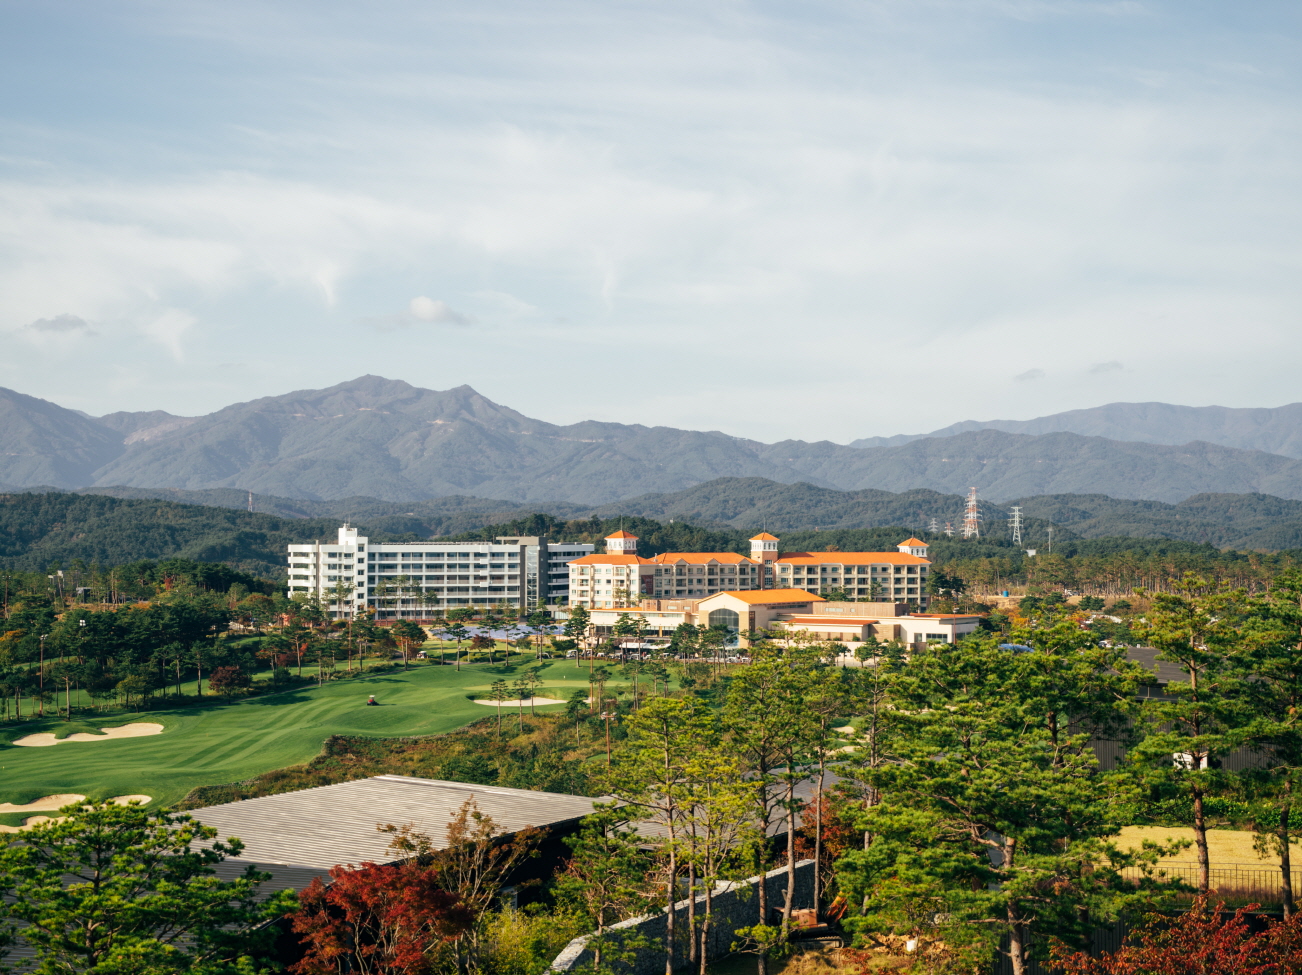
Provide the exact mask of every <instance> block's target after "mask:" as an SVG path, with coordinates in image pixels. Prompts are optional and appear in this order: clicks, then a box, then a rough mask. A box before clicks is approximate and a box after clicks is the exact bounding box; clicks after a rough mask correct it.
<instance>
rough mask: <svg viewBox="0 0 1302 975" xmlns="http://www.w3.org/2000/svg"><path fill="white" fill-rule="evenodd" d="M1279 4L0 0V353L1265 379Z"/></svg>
mask: <svg viewBox="0 0 1302 975" xmlns="http://www.w3.org/2000/svg"><path fill="white" fill-rule="evenodd" d="M1300 41H1302V7H1299V6H1298V5H1297V4H1295V3H1293V4H1288V3H1266V2H1263V3H1236V4H1231V3H1201V2H1196V0H1181V2H1162V3H1157V2H1109V0H1100V2H1089V0H968V2H963V0H898V2H896V0H880V2H874V0H857V2H845V3H841V2H821V3H820V2H802V3H747V2H720V3H709V2H707V3H700V2H695V3H677V2H673V0H664V2H657V3H637V2H617V0H602V2H591V3H589V2H549V3H538V2H536V0H535V2H520V3H511V2H494V0H477V2H473V3H406V2H384V0H380V2H371V3H367V4H357V3H334V2H330V0H314V2H311V3H307V2H304V3H293V2H279V3H277V2H261V3H243V2H239V0H222V2H214V3H192V2H186V0H168V2H152V3H147V2H139V3H137V2H129V0H117V2H109V3H105V2H102V0H100V2H57V0H53V2H52V0H44V2H12V0H0V385H4V386H8V387H11V388H14V389H18V390H20V391H22V392H26V393H30V394H33V395H37V396H42V397H45V398H48V399H52V400H54V401H56V402H59V403H61V404H63V405H66V406H70V407H74V408H78V409H82V410H85V411H87V412H90V413H93V414H100V413H105V412H110V411H114V410H120V409H166V410H169V411H171V412H173V413H181V414H194V413H201V412H208V411H210V410H213V409H216V408H219V407H221V406H223V405H226V404H228V403H230V402H234V401H237V400H244V399H250V398H253V397H256V396H262V395H269V394H276V393H281V392H287V391H289V390H291V389H302V388H315V387H322V386H327V385H331V384H333V383H336V382H339V381H342V380H345V379H350V378H353V377H355V376H358V375H361V374H363V373H376V374H380V375H385V376H389V377H392V378H398V379H405V380H407V381H408V382H411V383H413V384H416V385H420V386H428V387H432V388H439V389H442V388H448V387H451V386H456V385H460V384H462V383H468V384H470V385H472V386H474V387H475V388H476V389H478V390H480V391H481V392H482V393H484V394H486V395H488V396H490V397H491V398H493V399H495V400H497V401H499V402H502V403H505V404H507V405H509V406H512V407H514V408H516V409H519V410H521V411H522V412H525V413H527V414H529V415H532V416H537V417H539V418H542V419H547V420H552V421H555V422H573V421H575V420H579V419H585V418H595V419H602V420H615V421H620V422H640V423H648V424H651V423H658V424H667V425H672V426H680V427H690V428H697V429H720V430H724V431H727V432H729V433H734V434H737V435H741V436H750V437H755V438H759V439H763V440H777V439H782V438H787V437H791V438H800V439H806V440H819V439H830V440H836V441H841V442H844V441H848V440H852V439H854V438H856V437H861V436H869V435H876V434H892V433H913V432H921V431H925V430H929V429H933V428H935V427H938V426H941V425H944V424H948V423H951V422H954V421H957V420H961V419H990V418H996V417H999V418H1013V419H1016V418H1025V417H1031V416H1037V415H1042V414H1045V413H1050V412H1056V411H1059V410H1064V409H1073V408H1079V407H1088V406H1093V405H1098V404H1100V403H1105V402H1112V401H1116V400H1138V401H1144V400H1161V401H1166V402H1174V403H1186V404H1191V405H1203V404H1208V403H1219V404H1223V405H1228V406H1271V405H1278V404H1281V403H1285V402H1292V401H1295V400H1298V399H1302V393H1299V390H1298V388H1297V387H1298V381H1297V380H1296V379H1295V375H1296V373H1297V367H1296V364H1297V362H1298V361H1299V359H1300V358H1302V315H1300V314H1299V308H1300V307H1302V305H1300V299H1302V274H1299V270H1300V268H1299V264H1300V263H1302V239H1300V237H1302V219H1299V218H1302V167H1299V165H1298V159H1299V158H1300V152H1299V150H1300V149H1302V139H1300V136H1302V131H1300V119H1299V111H1298V109H1299V71H1300V70H1302V68H1299V66H1300V65H1302V51H1300V50H1299V47H1300V44H1299V42H1300Z"/></svg>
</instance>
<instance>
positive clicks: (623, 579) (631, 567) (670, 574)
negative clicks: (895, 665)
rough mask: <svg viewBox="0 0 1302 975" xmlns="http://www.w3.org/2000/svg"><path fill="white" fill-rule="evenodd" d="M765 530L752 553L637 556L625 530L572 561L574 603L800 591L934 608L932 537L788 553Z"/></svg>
mask: <svg viewBox="0 0 1302 975" xmlns="http://www.w3.org/2000/svg"><path fill="white" fill-rule="evenodd" d="M778 542H779V539H778V538H776V537H775V536H773V535H770V534H768V533H767V532H764V533H762V534H759V535H756V536H755V537H754V538H752V539H751V540H750V549H751V554H750V555H749V556H745V555H738V554H737V553H735V552H665V553H663V554H661V555H656V556H652V557H649V558H647V557H643V556H639V555H638V554H637V536H636V535H632V534H630V533H629V532H625V531H620V532H616V533H615V534H614V535H611V536H609V537H607V539H606V551H605V553H604V554H593V555H587V556H584V557H583V558H579V559H574V560H573V561H571V562H570V563H569V575H570V579H569V594H570V602H571V604H572V605H576V606H585V607H588V608H589V609H615V608H619V607H629V606H637V605H638V604H639V603H640V601H642V600H645V599H648V598H650V599H673V598H677V599H700V598H704V597H707V596H711V595H714V594H715V593H719V592H744V591H748V590H754V589H759V590H768V589H799V590H803V591H805V592H812V593H822V594H824V595H829V594H835V595H841V594H843V595H844V596H845V598H846V599H848V600H852V601H854V600H859V601H877V602H892V603H906V604H908V605H910V606H912V607H913V608H915V609H919V610H923V609H926V607H927V601H928V600H927V573H928V570H929V569H930V566H931V562H930V561H928V559H927V543H926V542H923V541H921V540H919V539H917V538H910V539H908V540H907V541H905V542H901V543H900V544H899V546H897V551H894V552H780V551H779V550H778Z"/></svg>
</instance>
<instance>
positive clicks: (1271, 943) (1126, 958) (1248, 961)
mask: <svg viewBox="0 0 1302 975" xmlns="http://www.w3.org/2000/svg"><path fill="white" fill-rule="evenodd" d="M1224 906H1225V905H1224V904H1218V905H1216V907H1215V908H1214V909H1212V908H1208V906H1207V901H1206V899H1205V898H1199V899H1198V900H1196V901H1194V904H1193V906H1192V907H1191V908H1190V909H1189V910H1188V911H1187V912H1186V913H1184V914H1180V915H1177V916H1175V917H1164V916H1162V915H1158V914H1153V915H1149V916H1148V917H1146V918H1145V919H1144V923H1143V924H1142V925H1141V926H1140V927H1139V928H1137V929H1136V930H1135V931H1134V932H1132V934H1131V935H1130V937H1128V938H1127V939H1126V944H1125V945H1123V946H1122V947H1121V948H1118V949H1117V950H1116V951H1113V952H1106V953H1104V954H1103V956H1102V957H1100V958H1091V957H1090V956H1088V955H1086V954H1085V953H1084V952H1075V953H1070V952H1068V951H1067V950H1066V949H1065V948H1064V947H1063V946H1057V947H1055V948H1054V949H1053V960H1054V967H1055V968H1056V969H1057V970H1059V971H1061V972H1064V973H1065V975H1293V973H1296V972H1300V971H1302V915H1299V914H1294V915H1293V917H1292V918H1290V919H1289V920H1287V921H1270V922H1267V923H1266V925H1265V927H1264V928H1261V929H1259V930H1254V929H1253V928H1254V925H1253V924H1252V921H1253V918H1252V917H1250V912H1251V910H1252V909H1253V908H1255V907H1256V905H1251V906H1250V907H1241V908H1239V910H1237V911H1235V912H1234V915H1233V917H1230V918H1226V917H1225V916H1224V913H1223V909H1224Z"/></svg>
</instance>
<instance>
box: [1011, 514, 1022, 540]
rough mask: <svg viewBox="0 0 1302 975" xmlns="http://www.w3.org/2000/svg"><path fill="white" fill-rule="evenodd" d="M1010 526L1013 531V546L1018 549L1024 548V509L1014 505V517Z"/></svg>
mask: <svg viewBox="0 0 1302 975" xmlns="http://www.w3.org/2000/svg"><path fill="white" fill-rule="evenodd" d="M1009 526H1010V527H1011V528H1012V529H1013V544H1014V545H1015V546H1017V547H1018V548H1021V547H1022V509H1021V508H1020V507H1018V506H1017V505H1013V517H1012V518H1010V519H1009Z"/></svg>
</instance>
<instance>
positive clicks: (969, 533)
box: [963, 488, 981, 538]
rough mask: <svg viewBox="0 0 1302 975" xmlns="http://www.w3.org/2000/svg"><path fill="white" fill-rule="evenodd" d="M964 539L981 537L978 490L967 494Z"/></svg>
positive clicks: (964, 513)
mask: <svg viewBox="0 0 1302 975" xmlns="http://www.w3.org/2000/svg"><path fill="white" fill-rule="evenodd" d="M963 537H964V538H980V537H981V511H980V509H979V508H977V492H976V488H972V489H971V490H970V491H968V493H967V509H966V510H965V511H964V512H963Z"/></svg>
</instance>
